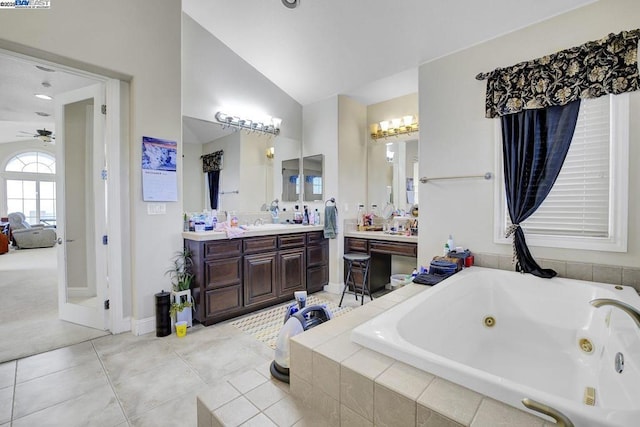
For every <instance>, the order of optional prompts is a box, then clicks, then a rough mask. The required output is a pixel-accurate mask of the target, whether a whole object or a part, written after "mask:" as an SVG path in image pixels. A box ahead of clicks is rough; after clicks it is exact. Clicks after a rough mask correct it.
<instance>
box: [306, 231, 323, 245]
mask: <svg viewBox="0 0 640 427" xmlns="http://www.w3.org/2000/svg"><path fill="white" fill-rule="evenodd" d="M325 240H326V239H325V238H324V232H322V231H310V232H309V233H307V242H308V243H309V244H310V245H315V244H317V243H322V242H324V241H325Z"/></svg>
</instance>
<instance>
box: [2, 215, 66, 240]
mask: <svg viewBox="0 0 640 427" xmlns="http://www.w3.org/2000/svg"><path fill="white" fill-rule="evenodd" d="M8 216H9V227H10V229H11V236H12V240H13V244H14V245H15V246H17V247H18V248H20V249H33V248H50V247H52V246H53V245H55V244H56V231H55V230H54V229H53V228H48V227H45V226H44V225H42V224H38V225H31V224H29V223H28V222H27V221H26V219H25V216H24V214H23V213H22V212H12V213H10V214H9V215H8Z"/></svg>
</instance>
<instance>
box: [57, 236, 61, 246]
mask: <svg viewBox="0 0 640 427" xmlns="http://www.w3.org/2000/svg"><path fill="white" fill-rule="evenodd" d="M56 242H57V243H58V244H59V245H61V244H62V237H58V240H57V241H56Z"/></svg>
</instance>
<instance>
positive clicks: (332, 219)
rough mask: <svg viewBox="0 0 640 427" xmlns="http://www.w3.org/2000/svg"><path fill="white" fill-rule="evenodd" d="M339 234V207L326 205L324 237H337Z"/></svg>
mask: <svg viewBox="0 0 640 427" xmlns="http://www.w3.org/2000/svg"><path fill="white" fill-rule="evenodd" d="M336 234H338V208H336V206H335V205H331V206H325V207H324V237H325V238H327V239H335V238H336Z"/></svg>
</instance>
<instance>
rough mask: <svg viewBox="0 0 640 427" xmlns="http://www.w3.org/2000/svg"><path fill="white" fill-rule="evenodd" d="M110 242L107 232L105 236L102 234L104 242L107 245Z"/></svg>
mask: <svg viewBox="0 0 640 427" xmlns="http://www.w3.org/2000/svg"><path fill="white" fill-rule="evenodd" d="M108 243H109V237H108V236H107V235H106V234H105V235H104V236H102V244H103V245H106V244H108Z"/></svg>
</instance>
